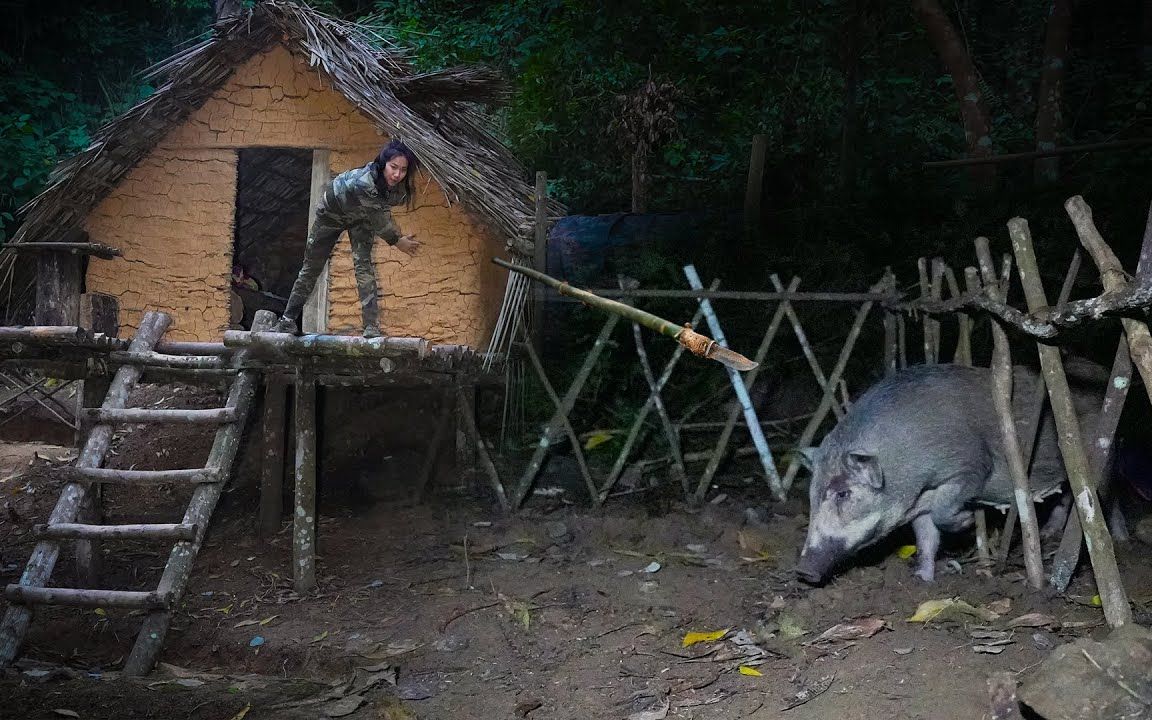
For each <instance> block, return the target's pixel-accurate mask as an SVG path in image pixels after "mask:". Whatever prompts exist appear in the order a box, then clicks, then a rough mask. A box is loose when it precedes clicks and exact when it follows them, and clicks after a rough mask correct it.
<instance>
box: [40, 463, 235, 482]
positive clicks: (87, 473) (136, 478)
mask: <svg viewBox="0 0 1152 720" xmlns="http://www.w3.org/2000/svg"><path fill="white" fill-rule="evenodd" d="M61 472H62V473H63V475H64V479H65V480H66V481H67V482H102V483H141V484H145V485H147V484H150V483H169V482H182V483H213V482H217V481H219V479H220V473H219V471H217V470H216V468H188V469H182V470H110V469H108V468H78V467H68V468H61Z"/></svg>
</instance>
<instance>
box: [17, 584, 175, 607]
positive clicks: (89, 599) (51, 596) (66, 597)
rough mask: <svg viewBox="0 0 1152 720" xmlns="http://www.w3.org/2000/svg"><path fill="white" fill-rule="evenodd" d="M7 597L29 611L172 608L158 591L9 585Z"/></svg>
mask: <svg viewBox="0 0 1152 720" xmlns="http://www.w3.org/2000/svg"><path fill="white" fill-rule="evenodd" d="M4 597H6V598H8V600H10V601H11V602H12V603H13V605H16V606H18V607H20V608H21V609H27V608H26V607H24V606H26V605H69V606H72V607H94V608H105V607H122V608H134V609H137V610H140V609H145V610H147V609H155V608H166V607H168V598H166V597H164V596H163V595H161V594H160V593H157V592H134V591H131V590H80V589H74V588H56V587H51V588H46V587H28V586H27V585H9V586H8V587H7V588H5V589H4Z"/></svg>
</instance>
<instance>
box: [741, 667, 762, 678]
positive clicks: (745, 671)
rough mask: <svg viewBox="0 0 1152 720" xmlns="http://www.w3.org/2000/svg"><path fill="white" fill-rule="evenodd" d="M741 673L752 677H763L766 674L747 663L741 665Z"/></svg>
mask: <svg viewBox="0 0 1152 720" xmlns="http://www.w3.org/2000/svg"><path fill="white" fill-rule="evenodd" d="M740 674H741V675H751V676H752V677H762V676H763V675H764V673H762V672H760V671H759V670H757V669H756V668H754V667H748V666H747V665H741V666H740Z"/></svg>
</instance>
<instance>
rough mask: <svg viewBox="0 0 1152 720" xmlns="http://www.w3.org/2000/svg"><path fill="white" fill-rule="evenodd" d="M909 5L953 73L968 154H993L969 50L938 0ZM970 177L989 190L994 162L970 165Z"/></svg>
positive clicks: (989, 125) (985, 110) (989, 124)
mask: <svg viewBox="0 0 1152 720" xmlns="http://www.w3.org/2000/svg"><path fill="white" fill-rule="evenodd" d="M912 8H913V9H914V10H915V12H916V15H917V16H918V17H919V18H920V22H921V24H923V26H924V30H925V31H926V32H927V33H928V38H929V40H930V41H931V42H932V46H933V47H934V48H935V50H936V54H937V55H939V56H940V61H941V62H942V63H943V64H944V68H945V70H947V71H948V74H949V75H951V76H952V87H953V88H954V89H955V91H956V99H957V100H959V102H960V118H961V121H962V122H963V124H964V141H965V143H966V144H967V146H968V155H969V156H971V157H987V156H989V155H991V154H992V135H991V132H992V122H991V120H990V118H989V114H988V106H987V103H986V102H985V100H984V94H983V93H982V92H981V90H980V84H979V83H978V82H977V80H976V66H975V64H973V62H972V56H971V55H970V54H969V53H968V48H967V47H965V45H964V42H963V40H961V38H960V35H959V34H958V33H957V32H956V28H954V27H953V26H952V20H951V19H949V17H948V15H947V14H946V13H945V12H944V10H943V8H941V7H940V3H939V2H938V0H912ZM971 174H972V179H973V181H974V182H975V183H976V185H977V186H978V187H979V188H981V189H983V190H991V189H992V188H993V187H994V186H995V184H996V166H995V165H992V164H982V165H973V166H972V168H971Z"/></svg>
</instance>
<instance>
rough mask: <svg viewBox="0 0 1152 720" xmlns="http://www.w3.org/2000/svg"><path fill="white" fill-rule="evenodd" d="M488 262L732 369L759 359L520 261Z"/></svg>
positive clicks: (748, 367) (748, 366)
mask: <svg viewBox="0 0 1152 720" xmlns="http://www.w3.org/2000/svg"><path fill="white" fill-rule="evenodd" d="M492 262H494V263H496V264H497V265H499V266H500V267H502V268H507V269H508V270H511V271H513V272H518V273H521V274H523V275H527V276H528V277H530V278H532V279H533V280H535V281H537V282H541V283H544V284H545V285H547V286H549V287H551V288H553V289H555V290H556V291H557V292H558V293H560V294H561V295H565V296H567V297H571V298H575V299H577V300H579V301H580V302H582V303H584V304H585V305H589V306H591V307H594V308H597V309H598V310H603V311H605V312H610V313H615V314H616V315H620V316H621V317H623V318H624V319H626V320H629V321H631V322H634V323H637V324H639V325H642V326H644V327H646V328H648V329H649V330H652V331H654V332H658V333H660V334H661V335H664V336H666V337H670V338H672V339H674V340H676V341H677V342H678V343H680V344H681V345H683V346H684V348H685V349H687V350H688V351H689V352H691V353H692V354H694V355H698V356H700V357H702V358H706V359H709V360H715V361H717V362H719V363H722V364H723V365H726V366H728V367H730V368H733V369H735V370H739V371H741V372H746V371H748V370H751V369H753V368H755V367H756V366H757V365H758V364H759V363H755V362H753V361H751V360H749V359H748V358H746V357H744V356H743V355H741V354H740V353H738V352H735V351H733V350H729V349H728V348H726V347H722V346H721V345H719V344H718V343H717V342H716V341H715V340H712V339H711V338H709V337H708V336H706V335H702V334H700V333H698V332H696V331H695V330H693V329H692V328H691V326H689V325H687V324H685V325H677V324H676V323H674V322H671V321H670V320H665V319H664V318H662V317H660V316H658V315H653V314H652V313H650V312H646V311H644V310H641V309H640V308H638V307H634V306H632V305H626V304H624V303H622V302H617V301H615V300H609V299H608V298H604V297H600V296H599V295H597V294H595V293H591V292H588V291H587V290H581V289H580V288H575V287H572V286H571V285H569V284H568V283H567V282H565V281H562V280H557V279H556V278H554V277H551V276H549V275H545V274H544V273H542V272H540V271H539V270H534V269H532V268H530V267H525V266H523V265H513V264H512V263H510V262H506V261H504V260H501V259H500V258H492Z"/></svg>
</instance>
